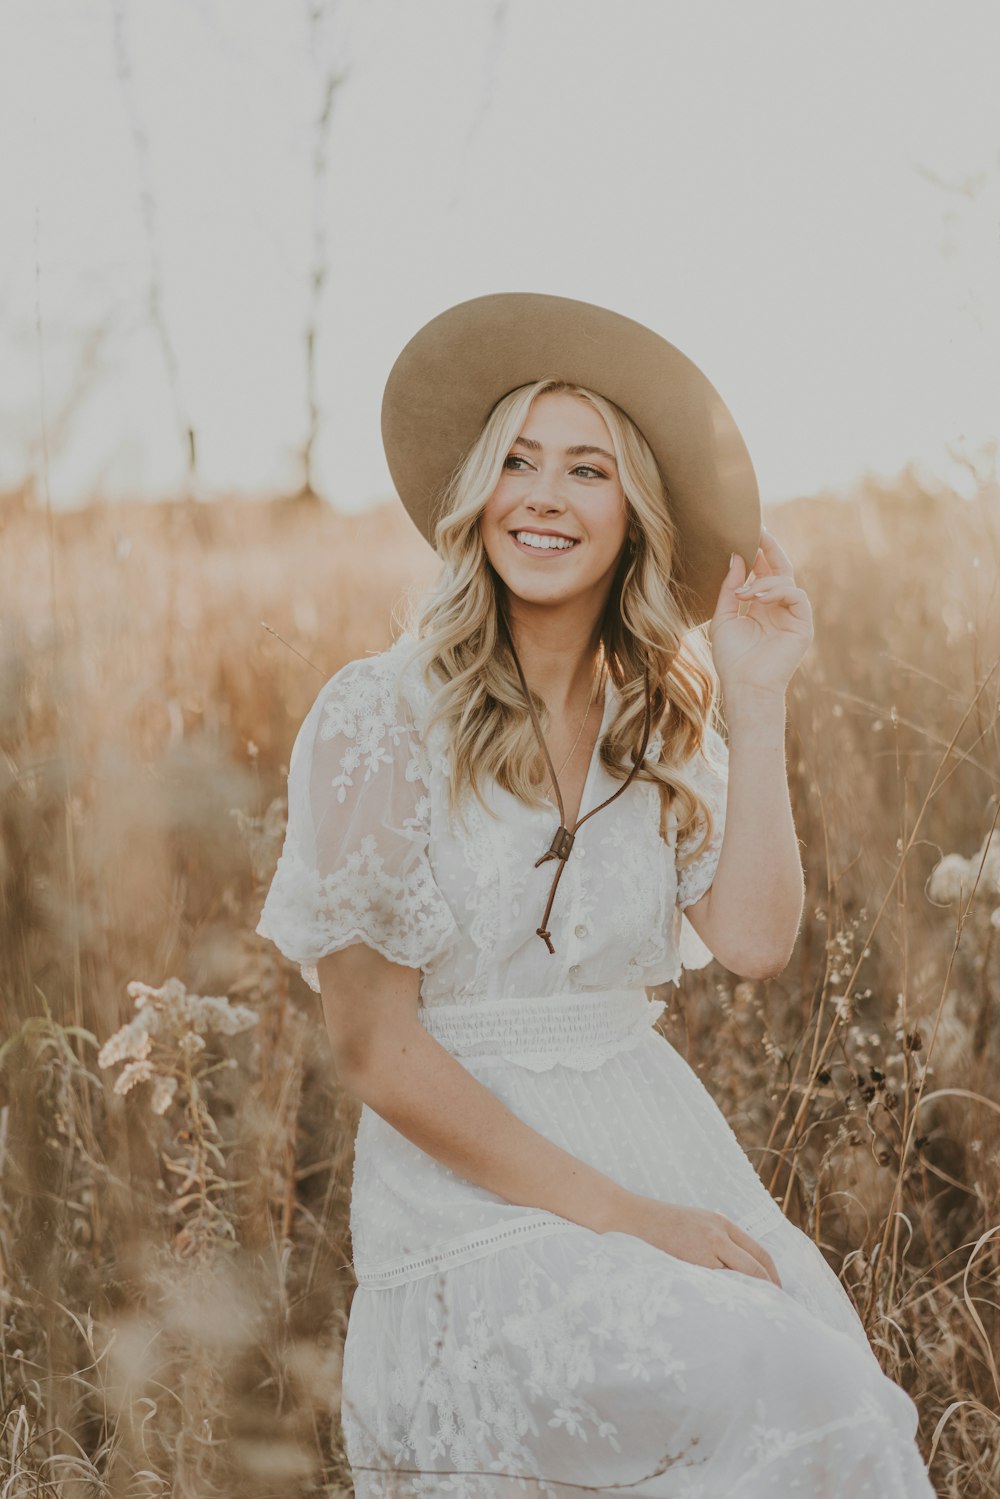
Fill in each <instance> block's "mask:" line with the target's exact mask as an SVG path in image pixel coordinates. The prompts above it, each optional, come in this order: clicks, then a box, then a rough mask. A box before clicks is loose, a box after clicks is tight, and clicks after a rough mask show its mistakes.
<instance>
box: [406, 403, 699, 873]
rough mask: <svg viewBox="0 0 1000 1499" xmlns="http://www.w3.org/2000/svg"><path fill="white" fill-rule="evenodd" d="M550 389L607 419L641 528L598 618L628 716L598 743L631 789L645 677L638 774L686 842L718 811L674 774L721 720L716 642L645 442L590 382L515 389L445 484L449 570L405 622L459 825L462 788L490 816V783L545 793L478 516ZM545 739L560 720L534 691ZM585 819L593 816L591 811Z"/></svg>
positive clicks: (438, 518) (440, 529)
mask: <svg viewBox="0 0 1000 1499" xmlns="http://www.w3.org/2000/svg"><path fill="white" fill-rule="evenodd" d="M544 391H568V392H569V393H570V394H571V395H575V396H581V397H583V399H584V400H587V401H589V402H590V403H591V405H593V406H594V407H596V409H597V410H598V411H599V412H600V414H601V416H602V417H603V418H604V420H605V422H606V423H607V427H608V431H609V432H610V434H611V440H612V443H613V444H614V451H615V457H616V459H617V461H618V475H619V479H620V481H621V484H622V488H623V490H624V494H625V501H626V508H627V514H628V519H629V520H630V521H631V523H632V525H633V526H634V527H635V529H636V531H637V533H638V540H637V541H636V542H635V544H634V546H632V545H630V544H629V543H628V542H626V544H625V545H624V546H623V547H622V552H621V556H620V558H619V563H618V567H617V569H616V571H615V575H614V578H613V581H612V585H611V590H610V593H609V595H608V601H607V606H606V608H605V611H604V615H603V617H602V620H601V652H602V654H603V658H604V663H605V665H606V668H607V671H608V675H609V676H610V678H611V679H612V680H613V682H614V684H615V686H616V687H617V688H618V690H619V693H620V698H619V704H618V711H617V713H616V714H615V717H614V719H613V720H612V722H611V724H610V726H609V728H608V731H607V733H606V734H605V736H604V739H603V740H602V743H601V746H600V758H601V763H602V764H603V766H604V768H605V770H606V771H607V772H608V774H609V775H610V776H611V777H612V778H613V779H615V780H624V779H625V778H626V776H627V775H628V773H629V771H630V770H631V768H632V766H633V764H634V763H635V760H636V758H637V756H638V753H639V750H640V747H641V744H642V731H643V725H644V715H645V693H644V680H645V671H646V669H647V668H648V670H649V679H650V689H651V703H652V731H653V732H655V731H656V729H657V728H659V729H660V731H661V733H662V736H663V737H662V747H661V751H660V755H659V757H658V758H657V759H655V760H654V759H652V758H651V757H650V756H649V755H648V754H647V757H646V759H645V761H644V763H643V766H642V768H641V769H640V770H639V771H637V773H636V775H635V777H634V779H635V780H644V781H655V782H656V783H657V784H658V786H659V788H660V835H661V837H664V838H665V837H666V827H667V813H668V809H669V807H670V806H671V804H672V803H673V801H674V800H676V802H677V812H678V819H677V832H678V838H680V836H681V835H682V834H684V833H685V832H686V831H687V830H688V829H689V828H690V826H691V825H692V824H693V823H695V822H697V821H698V820H701V821H703V822H704V824H705V833H704V836H703V838H702V839H701V840H700V842H699V843H698V844H697V846H696V847H693V848H692V849H691V851H690V852H689V853H688V855H687V857H685V858H679V860H678V864H679V866H682V865H686V864H687V863H688V862H690V860H692V859H694V858H696V857H697V855H698V854H699V853H700V852H701V851H702V849H703V848H704V847H705V846H706V844H707V842H708V839H709V838H710V836H711V833H712V830H713V829H712V813H711V808H710V807H709V805H708V803H707V802H706V801H705V799H704V798H703V797H702V796H701V795H700V793H699V792H698V791H697V789H696V788H695V786H694V785H693V784H692V783H691V782H690V781H689V780H688V779H687V778H686V777H685V776H684V775H683V774H682V773H681V772H680V771H679V769H678V766H679V764H680V763H681V762H683V760H684V759H685V758H686V757H688V756H689V755H690V754H692V753H693V752H694V751H696V750H701V749H702V747H703V744H704V739H705V728H706V725H707V724H709V723H710V722H711V720H712V718H713V716H714V715H715V714H716V712H717V708H718V702H719V682H718V677H717V675H716V672H715V668H714V666H713V664H712V658H711V649H710V646H709V642H708V638H707V634H706V633H705V631H703V630H698V629H692V627H691V615H690V612H689V610H690V605H689V601H688V600H687V599H686V598H685V590H684V589H683V588H682V587H681V585H680V583H679V582H678V581H677V580H675V579H674V578H673V576H672V574H673V567H674V561H675V558H676V556H677V529H676V526H675V524H674V521H673V519H672V518H671V515H670V506H669V502H668V497H667V494H666V491H665V488H664V484H663V481H662V479H661V477H660V472H659V469H658V468H657V465H656V461H655V459H654V457H653V454H652V452H651V451H650V448H649V444H648V443H647V442H646V439H645V438H644V437H643V436H642V433H641V432H640V431H639V429H638V428H637V427H636V425H635V423H634V422H633V421H632V420H631V418H630V417H629V416H627V415H626V413H625V412H624V411H622V410H621V409H620V408H619V407H618V406H616V405H614V403H613V402H611V401H609V400H607V399H606V398H605V397H604V396H601V395H599V394H598V393H597V392H596V391H593V390H589V389H587V388H586V387H585V386H580V385H573V384H570V383H568V382H567V381H565V380H558V379H555V378H550V379H544V380H536V381H534V382H533V383H532V384H530V385H522V386H519V387H518V388H517V389H516V390H512V391H510V392H508V394H507V395H505V396H503V397H502V398H501V399H500V400H499V401H498V402H497V404H496V405H495V406H494V408H493V410H492V411H491V413H490V415H489V417H488V418H487V420H486V423H485V425H484V426H483V428H482V431H481V432H480V434H479V436H478V438H477V439H476V441H475V442H474V443H473V445H472V447H471V448H470V449H469V451H468V452H467V453H466V455H465V457H464V458H463V459H462V461H461V462H460V463H459V464H458V466H457V467H456V469H455V470H454V472H453V473H452V475H451V476H450V478H449V480H448V482H447V484H446V485H445V486H444V489H443V490H442V492H441V494H440V496H439V497H438V500H437V503H436V505H435V509H434V545H435V548H436V550H437V552H438V555H439V556H440V557H441V559H442V562H443V564H444V565H443V568H442V571H441V573H440V575H439V577H438V580H437V582H436V584H435V585H434V586H433V587H432V588H431V590H430V591H429V592H427V593H425V594H424V595H423V597H422V599H421V600H419V601H418V602H417V603H415V604H414V603H411V604H410V606H409V610H408V614H409V618H408V621H407V623H406V625H405V628H406V629H407V630H408V632H409V633H410V634H411V635H413V636H414V637H415V638H416V640H417V645H416V647H415V652H416V659H417V661H418V662H419V663H420V666H421V669H422V672H423V676H424V681H425V682H426V684H427V686H428V688H429V689H431V691H432V694H433V695H432V699H431V703H430V717H429V723H430V724H434V723H438V722H441V723H443V724H444V725H445V727H446V734H447V742H448V746H449V758H450V764H451V775H450V784H449V812H450V814H451V815H452V816H453V817H457V818H458V819H459V820H460V821H462V823H463V826H464V818H463V817H462V809H461V798H462V795H463V793H464V792H466V791H469V792H471V793H472V794H473V795H475V796H476V797H477V798H478V800H479V801H480V803H481V804H482V805H483V807H484V808H485V809H486V810H491V809H489V808H488V807H487V805H486V802H485V801H484V799H483V795H482V790H481V784H482V782H483V780H484V778H489V777H493V778H494V779H495V780H496V781H497V783H498V784H499V785H500V786H502V787H503V788H504V790H506V791H509V792H511V793H512V794H513V795H514V796H516V797H519V798H520V799H521V800H522V801H523V802H525V803H526V804H527V805H529V806H531V807H534V808H540V807H544V806H545V805H546V802H545V800H544V798H543V797H542V795H541V787H542V786H543V785H544V782H545V776H546V766H545V762H544V757H543V755H542V752H541V749H540V747H539V745H538V741H537V739H536V736H535V734H534V731H533V728H532V723H531V718H530V715H529V713H528V709H527V705H526V704H525V701H524V695H523V692H522V690H521V684H520V679H519V677H518V675H517V669H516V667H515V665H514V660H513V656H512V655H511V652H510V647H509V644H508V642H507V638H506V634H505V630H504V625H503V621H502V620H501V618H500V611H501V609H502V608H503V594H502V590H503V587H504V585H503V583H502V580H501V579H500V578H499V577H498V575H497V573H496V571H495V570H494V568H493V566H492V564H491V563H490V561H489V558H488V556H487V554H486V550H485V547H484V546H483V541H482V536H481V533H480V529H479V518H480V515H481V514H482V511H483V509H484V507H485V505H486V502H487V500H488V499H489V498H490V496H491V494H492V493H493V490H494V489H495V488H496V485H497V482H498V480H499V478H500V475H501V472H502V469H503V464H504V462H505V460H506V458H507V455H508V453H509V452H510V449H511V447H512V446H513V444H514V442H515V439H516V438H517V436H518V434H519V433H520V432H521V430H522V427H523V423H524V420H525V418H526V416H527V413H528V409H529V407H530V406H531V403H532V401H533V400H534V399H535V397H536V396H538V395H541V394H542V393H543V392H544ZM532 701H533V703H534V706H535V709H536V711H537V713H538V717H539V721H540V723H541V726H542V731H543V733H544V732H547V730H548V728H549V726H550V716H549V712H548V709H547V708H546V706H545V704H544V702H543V701H542V699H541V698H540V697H539V696H538V694H537V693H535V692H533V693H532ZM585 810H586V809H585Z"/></svg>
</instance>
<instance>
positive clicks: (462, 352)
mask: <svg viewBox="0 0 1000 1499" xmlns="http://www.w3.org/2000/svg"><path fill="white" fill-rule="evenodd" d="M547 376H555V377H557V378H559V379H562V380H567V381H571V382H572V383H574V384H577V385H584V386H586V387H588V388H589V389H591V390H594V391H597V392H598V393H599V394H600V395H603V396H605V397H606V398H607V399H608V400H610V401H613V402H614V404H615V405H616V406H619V407H620V408H621V409H622V410H623V411H624V412H626V413H627V414H628V416H630V417H631V419H632V421H633V422H634V423H635V424H636V426H637V427H638V428H639V430H640V432H642V434H643V436H644V437H645V439H646V441H647V442H648V443H649V446H650V449H651V450H652V453H653V456H654V458H655V459H656V463H657V467H658V468H659V471H660V475H661V477H662V479H663V482H664V485H665V488H666V492H667V501H668V504H669V507H670V513H671V515H672V517H673V519H674V521H675V523H676V525H677V529H678V534H679V556H678V559H677V563H676V566H675V576H676V579H677V581H678V582H679V583H681V584H682V585H683V587H684V589H685V591H686V595H687V597H686V599H685V603H686V604H687V606H688V613H689V615H690V618H691V623H692V625H695V624H701V623H702V622H703V621H704V620H706V619H710V618H711V616H712V615H713V613H714V612H715V606H716V603H717V601H718V594H719V589H720V587H721V586H722V582H723V579H724V578H725V575H726V573H727V572H728V570H729V557H730V553H731V552H739V553H740V554H741V555H742V557H743V558H744V560H745V562H746V564H747V567H748V569H749V568H750V567H751V566H752V565H753V559H754V557H755V556H756V553H757V547H758V544H759V541H760V530H761V512H760V496H759V490H758V486H757V479H756V475H755V473H754V469H753V465H752V463H751V461H750V455H749V453H748V451H747V447H746V443H745V442H744V440H743V437H742V435H741V433H740V431H739V429H738V427H737V425H736V422H735V420H734V419H733V416H732V414H731V413H730V411H729V409H728V407H727V406H726V404H725V402H724V401H723V400H722V397H721V396H720V395H719V393H718V391H717V390H716V389H715V387H714V386H713V385H712V384H711V382H710V381H709V380H708V379H707V377H706V376H705V375H704V374H703V373H702V371H701V370H700V369H699V368H698V367H697V365H695V364H694V363H693V362H692V360H690V359H689V358H688V357H687V355H685V354H682V353H681V351H680V349H678V348H675V346H674V345H673V344H671V343H668V341H667V340H666V339H665V338H662V337H661V336H660V335H659V334H658V333H654V332H653V331H652V329H650V328H647V327H645V326H644V325H643V324H642V323H638V322H635V321H634V319H632V318H629V317H625V316H624V314H622V313H619V312H613V311H612V310H611V309H609V308H607V307H599V306H597V305H596V304H594V303H591V302H580V301H576V300H574V299H573V298H570V297H557V296H550V295H548V294H545V293H540V292H495V293H492V294H490V295H489V296H482V297H473V298H471V299H470V300H468V301H465V302H459V303H457V304H456V305H455V306H453V307H449V308H448V309H447V310H446V311H444V312H442V313H439V314H438V315H437V316H436V317H434V318H432V319H431V320H430V322H428V323H425V324H424V326H423V327H422V328H420V329H419V330H418V331H417V333H415V334H414V336H413V337H412V338H411V339H410V341H409V342H408V343H407V344H406V346H405V348H404V349H403V350H402V351H401V353H400V354H399V356H398V358H397V359H396V361H395V363H394V364H393V366H392V369H391V371H390V372H389V377H388V380H387V381H386V385H385V391H384V393H383V397H382V417H381V425H382V442H383V445H384V448H385V455H386V460H387V462H388V465H389V472H390V474H391V476H392V481H393V483H394V485H395V487H396V491H397V493H398V495H399V498H400V500H401V501H402V503H403V505H404V506H405V507H406V510H407V511H408V513H409V515H410V517H411V519H412V520H413V522H414V524H415V525H416V527H417V529H418V530H419V531H420V533H421V535H422V536H424V537H425V538H426V540H428V541H429V542H431V544H432V545H433V528H434V522H435V520H436V515H435V505H436V502H437V501H438V500H439V499H440V496H441V493H442V491H443V489H444V486H445V484H446V483H447V481H448V479H449V478H450V477H451V475H452V473H453V472H454V470H455V468H456V467H457V466H458V464H459V463H460V462H461V461H462V459H463V458H464V457H465V455H466V453H467V452H468V451H469V449H470V448H471V446H472V444H473V443H474V442H475V440H476V438H477V437H478V436H479V433H480V431H481V430H482V428H483V425H484V423H485V422H486V419H487V417H488V416H489V413H490V412H491V410H492V409H493V407H494V406H495V405H496V403H497V401H499V400H500V399H501V397H502V396H504V395H506V394H507V393H508V392H509V391H511V390H514V389H516V388H517V387H518V386H521V385H526V384H529V383H530V382H532V381H534V380H540V379H543V378H545V377H547Z"/></svg>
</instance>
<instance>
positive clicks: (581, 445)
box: [514, 437, 618, 468]
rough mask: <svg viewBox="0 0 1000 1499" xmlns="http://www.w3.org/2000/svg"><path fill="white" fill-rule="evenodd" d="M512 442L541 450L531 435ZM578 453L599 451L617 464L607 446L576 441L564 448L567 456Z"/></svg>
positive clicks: (539, 444)
mask: <svg viewBox="0 0 1000 1499" xmlns="http://www.w3.org/2000/svg"><path fill="white" fill-rule="evenodd" d="M514 442H515V443H518V442H519V443H520V444H521V446H522V447H523V448H532V449H534V451H535V452H536V453H539V452H541V449H542V445H541V443H540V442H536V441H535V439H534V438H533V437H515V439H514ZM580 453H600V455H601V457H602V458H607V459H609V460H610V461H611V462H612V463H614V465H615V467H616V468H617V466H618V464H617V462H616V459H615V455H614V453H609V452H608V450H607V448H595V447H591V445H590V444H589V443H585V442H578V443H575V444H574V445H573V447H571V448H567V449H566V454H567V456H568V457H576V456H577V455H578V454H580Z"/></svg>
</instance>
